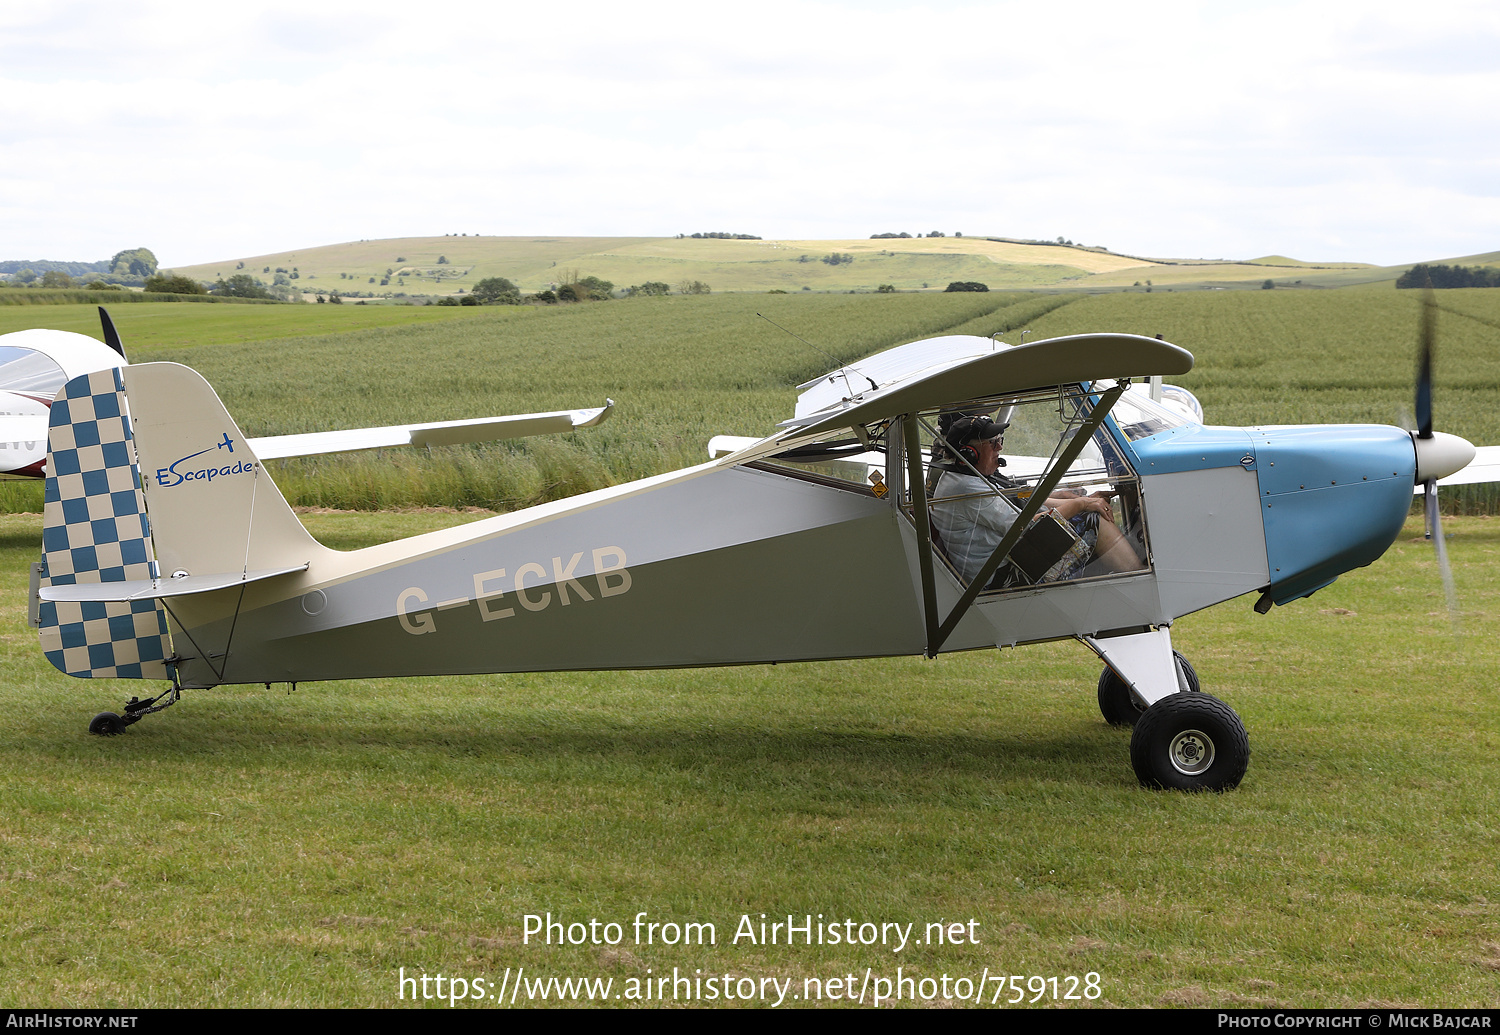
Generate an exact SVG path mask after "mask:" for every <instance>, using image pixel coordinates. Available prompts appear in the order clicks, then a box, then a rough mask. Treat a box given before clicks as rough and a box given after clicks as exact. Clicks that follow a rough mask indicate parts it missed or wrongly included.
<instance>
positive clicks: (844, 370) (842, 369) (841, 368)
mask: <svg viewBox="0 0 1500 1035" xmlns="http://www.w3.org/2000/svg"><path fill="white" fill-rule="evenodd" d="M755 315H756V316H758V317H760V318H761V319H762V320H764V321H766V323H768V324H770V325H771V326H772V327H775V328H776V329H777V330H778V331H781V332H782V333H784V334H791V335H792V337H793V338H796V339H797V340H798V341H800V342H801V343H802V344H804V345H806V346H807V347H808V348H810V349H812V350H813V351H814V352H816V353H818V355H820V356H822V357H824V358H825V359H827V360H828V362H830V363H832V364H833V366H834V369H835V370H837V371H838V372H839V373H840V374H842V375H843V377H844V387H845V388H848V389H849V394H850V395H851V396H852V395H853V394H854V388H853V386H851V385H850V384H849V371H851V370H853V371H854V372H855V373H856V374H859V376H860V377H862V378H864V379H865V380H866V381H868V382H870V388H871V389H872V390H875V391H879V390H880V386H879V385H878V384H876V383H875V379H874V378H873V377H870V376H869V375H868V374H864V373H860V370H859V368H858V367H854V366H850V365H847V364H844V363H840V362H839V361H838V357H836V356H831V355H829V354H828V353H827V352H825V351H824V350H823V349H820V348H818V347H817V346H816V345H814V344H813V343H812V342H810V341H808V340H807V339H806V338H804V337H802V335H800V334H792V332H791V331H789V330H787V329H786V328H785V327H783V326H781V324H779V323H777V322H776V321H775V320H773V319H771V318H770V317H769V316H767V315H765V314H764V313H756V314H755Z"/></svg>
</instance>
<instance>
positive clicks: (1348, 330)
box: [0, 286, 1500, 510]
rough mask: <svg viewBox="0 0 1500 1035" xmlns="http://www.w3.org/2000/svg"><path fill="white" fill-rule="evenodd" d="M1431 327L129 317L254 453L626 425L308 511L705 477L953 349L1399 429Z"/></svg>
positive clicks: (373, 479)
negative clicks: (1076, 366) (1030, 346)
mask: <svg viewBox="0 0 1500 1035" xmlns="http://www.w3.org/2000/svg"><path fill="white" fill-rule="evenodd" d="M1439 303H1440V304H1441V305H1442V306H1443V307H1444V309H1445V310H1446V311H1444V312H1442V313H1440V317H1439V336H1440V342H1439V344H1440V350H1441V351H1440V353H1439V359H1438V367H1437V377H1438V394H1437V401H1436V406H1437V410H1438V424H1439V427H1440V428H1441V429H1442V430H1447V431H1451V432H1453V433H1455V434H1461V435H1464V436H1466V437H1468V438H1470V439H1471V440H1473V441H1474V442H1476V443H1480V444H1487V443H1488V444H1494V443H1500V413H1497V407H1496V405H1495V400H1496V398H1497V392H1500V347H1497V340H1500V292H1496V291H1490V290H1487V289H1466V290H1460V291H1445V292H1441V293H1440V295H1439ZM1419 306H1420V297H1419V295H1418V294H1417V293H1415V292H1407V291H1396V290H1394V289H1392V288H1390V287H1389V286H1367V287H1362V288H1354V289H1344V290H1339V291H1321V292H1277V291H1253V292H1174V293H1166V292H1155V293H1152V294H1149V295H1148V294H1136V293H1130V294H1107V295H1075V294H1031V293H1022V292H991V293H988V294H962V293H959V294H941V293H939V294H923V293H914V294H894V295H762V296H743V295H740V296H707V297H701V296H700V297H679V296H672V297H667V298H634V299H624V300H619V301H614V302H604V303H593V304H586V305H576V306H557V307H530V306H523V307H515V308H511V307H494V308H491V307H478V308H466V307H439V306H428V307H393V308H386V307H371V306H353V307H351V306H335V307H329V306H320V307H314V308H311V309H309V308H308V307H305V306H298V307H293V306H234V307H230V306H174V305H170V304H161V305H152V304H143V305H139V306H132V307H128V311H127V308H126V307H122V308H121V310H120V311H119V312H117V313H116V314H115V316H116V321H117V323H118V325H119V327H120V330H121V334H122V336H123V337H124V338H125V341H126V344H127V348H128V349H129V351H130V354H131V356H132V358H133V359H135V360H137V361H143V360H153V359H169V360H174V361H178V362H183V363H187V364H188V365H190V366H193V367H194V368H195V369H198V370H199V371H201V372H202V373H203V374H204V376H206V377H207V378H208V379H209V381H210V383H212V384H213V385H214V387H215V389H216V390H217V391H218V392H219V394H220V395H221V397H222V398H223V399H224V400H225V402H226V404H227V405H228V406H229V409H230V412H231V413H232V414H234V416H235V417H236V419H237V420H238V421H239V422H240V423H241V425H242V426H243V427H244V428H245V430H246V432H247V433H249V434H251V435H274V434H291V433H296V432H305V431H323V430H329V429H332V428H341V427H364V426H370V425H380V424H395V423H404V422H410V421H428V420H448V419H460V418H465V417H481V416H489V415H492V414H497V413H527V412H535V411H538V410H548V409H558V408H574V407H582V406H597V405H601V404H602V403H603V401H604V399H605V397H611V398H613V399H614V400H615V401H616V403H617V406H616V412H615V415H614V417H613V418H612V419H611V420H610V421H609V422H608V423H606V424H605V425H603V426H602V427H599V428H595V429H590V430H588V431H586V432H581V433H577V434H574V435H569V436H564V437H555V438H541V439H533V440H528V441H523V442H519V443H510V444H498V445H493V446H488V447H476V448H466V449H465V448H453V449H446V450H436V451H434V453H433V454H432V455H431V456H428V455H425V454H418V453H415V452H401V451H391V452H387V453H385V454H383V455H380V456H373V455H371V456H343V457H328V458H321V459H318V460H307V461H292V462H286V463H282V464H279V465H276V471H277V478H278V483H279V484H281V485H282V487H283V489H284V491H285V492H286V493H287V495H288V498H290V499H292V500H293V502H295V503H299V504H303V505H307V506H323V507H339V508H345V509H352V508H358V509H371V508H379V507H383V506H478V507H486V508H491V509H510V508H513V507H517V506H523V505H528V504H530V503H535V502H540V501H543V500H546V499H554V498H558V497H560V496H566V495H571V494H573V493H575V492H578V491H582V490H584V489H589V488H598V487H601V486H603V485H608V484H613V483H616V482H620V481H626V480H629V479H632V478H639V477H644V476H648V475H651V474H658V473H661V472H662V471H667V470H672V469H674V468H677V467H682V466H685V465H688V464H692V463H697V462H700V461H701V460H703V459H705V458H706V455H707V454H706V452H705V447H706V445H707V442H708V440H709V438H711V437H712V436H714V435H718V434H735V435H764V434H769V433H770V432H771V430H772V429H773V428H774V426H775V423H776V421H778V420H782V419H784V418H785V417H787V416H789V415H790V414H791V411H792V406H793V403H794V401H795V397H796V392H795V389H794V386H795V385H797V384H799V383H801V382H802V381H805V380H807V379H808V378H811V377H815V376H816V375H817V374H819V373H820V372H822V371H824V370H827V369H829V368H831V367H832V366H834V365H835V364H834V361H835V359H836V360H838V361H840V362H842V361H847V360H853V359H856V358H858V357H859V356H862V355H866V354H868V353H871V352H874V351H878V350H879V349H882V348H885V347H888V346H890V345H895V344H899V343H900V342H903V341H910V340H913V339H915V338H920V337H925V336H930V335H936V334H979V335H989V334H995V333H998V334H1001V335H1002V336H1003V337H1004V339H1005V340H1008V341H1011V342H1016V341H1020V340H1022V338H1023V335H1024V336H1025V340H1028V341H1035V340H1037V339H1038V338H1039V337H1048V336H1055V335H1062V334H1072V333H1079V332H1082V331H1128V332H1132V333H1140V334H1148V335H1155V334H1162V335H1163V336H1164V337H1165V338H1167V339H1168V340H1169V341H1173V342H1176V343H1178V344H1180V345H1183V346H1184V347H1186V348H1188V349H1189V350H1190V351H1192V352H1193V353H1194V355H1195V357H1196V361H1197V365H1196V367H1195V369H1194V370H1193V371H1192V372H1191V373H1189V374H1186V375H1183V376H1182V377H1180V378H1178V379H1177V380H1178V381H1179V382H1180V383H1181V384H1183V385H1184V386H1186V387H1188V388H1190V389H1191V390H1193V391H1194V392H1195V393H1196V394H1197V395H1198V396H1199V398H1200V399H1201V400H1202V402H1203V404H1204V406H1205V408H1206V411H1207V415H1208V420H1209V421H1210V422H1211V423H1223V424H1257V423H1266V424H1269V423H1339V422H1374V423H1398V422H1400V421H1401V420H1402V416H1403V413H1405V412H1409V411H1410V410H1411V408H1412V405H1413V403H1412V383H1413V379H1414V377H1415V367H1414V362H1415V360H1414V355H1415V340H1416V325H1417V319H1418V311H1419ZM758 313H759V314H763V315H764V316H766V317H769V319H771V320H774V321H776V323H778V324H781V325H782V326H783V327H785V328H787V329H788V330H790V331H792V332H794V333H795V334H796V335H799V336H800V337H802V338H805V339H807V342H808V343H810V344H808V343H804V342H802V341H799V340H797V338H795V337H793V336H792V335H791V334H787V333H785V332H783V331H782V330H778V329H777V328H776V327H774V326H772V324H771V323H769V322H767V320H765V319H761V318H760V317H759V316H757V314H758ZM17 314H20V315H19V316H17ZM26 317H30V318H31V319H30V320H27V319H26ZM299 317H301V319H300V320H299V319H298V318H299ZM43 322H45V323H46V324H47V325H48V326H54V327H57V328H59V329H65V330H79V331H83V332H85V333H92V334H95V335H96V336H97V334H98V331H97V315H96V313H95V311H94V309H93V308H92V307H88V306H49V307H43V308H30V307H28V308H25V309H16V310H5V309H0V330H4V331H9V330H16V329H19V328H21V327H23V326H26V325H28V324H30V325H35V324H37V323H43ZM39 501H40V488H39V487H38V486H36V485H29V484H16V483H9V484H6V485H5V486H3V489H0V508H7V509H10V510H36V509H39V506H40V502H39Z"/></svg>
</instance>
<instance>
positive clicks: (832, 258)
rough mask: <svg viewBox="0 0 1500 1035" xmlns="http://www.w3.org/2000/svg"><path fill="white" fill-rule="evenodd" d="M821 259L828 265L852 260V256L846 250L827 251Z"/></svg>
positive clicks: (836, 264)
mask: <svg viewBox="0 0 1500 1035" xmlns="http://www.w3.org/2000/svg"><path fill="white" fill-rule="evenodd" d="M823 261H824V262H826V263H828V265H830V266H838V265H841V264H843V263H848V262H853V261H854V256H853V255H850V254H849V253H848V252H829V253H828V254H827V255H825V256H823Z"/></svg>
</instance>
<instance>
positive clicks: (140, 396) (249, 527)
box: [122, 363, 324, 577]
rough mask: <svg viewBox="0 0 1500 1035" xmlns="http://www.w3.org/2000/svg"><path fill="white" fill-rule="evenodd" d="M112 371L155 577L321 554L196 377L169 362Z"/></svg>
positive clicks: (271, 564) (271, 565)
mask: <svg viewBox="0 0 1500 1035" xmlns="http://www.w3.org/2000/svg"><path fill="white" fill-rule="evenodd" d="M122 373H123V374H124V383H125V391H126V395H127V396H128V397H129V400H130V418H131V423H132V425H133V428H134V432H135V447H136V451H137V453H138V454H139V457H140V467H141V471H142V473H143V475H144V479H143V481H144V487H145V491H146V507H147V512H148V513H149V515H150V519H151V538H152V542H153V544H154V547H155V550H156V558H157V560H158V561H159V562H160V564H161V571H162V574H163V576H166V577H171V576H174V575H176V574H177V573H178V572H186V573H187V574H189V575H214V574H221V573H228V572H245V571H254V570H256V569H275V568H285V567H291V566H296V565H301V564H306V563H307V561H308V560H309V558H310V557H311V556H312V555H313V554H316V553H320V552H322V551H323V550H324V547H322V546H320V545H319V544H318V543H317V541H316V540H314V539H313V538H312V536H311V535H309V534H308V532H307V530H306V529H305V528H303V527H302V522H300V521H298V520H297V515H296V514H294V513H292V508H291V507H289V506H288V505H287V502H286V499H285V498H284V497H283V496H282V495H281V491H280V490H279V489H277V488H276V486H275V485H274V484H273V483H272V481H271V479H270V478H269V477H268V476H267V474H266V472H265V468H264V467H263V466H262V465H261V463H260V461H259V460H258V459H257V458H256V456H255V454H254V453H253V452H251V450H250V446H249V444H248V443H247V442H246V441H245V435H244V433H243V432H242V431H240V429H239V427H238V425H236V424H235V422H234V420H233V419H232V418H231V417H230V416H229V413H228V411H227V410H225V409H224V404H223V403H222V402H220V401H219V397H218V395H216V394H215V393H214V390H213V388H212V387H210V386H209V383H208V382H207V381H205V380H204V379H203V377H202V375H200V374H199V373H198V372H197V371H195V370H192V369H190V368H188V367H185V366H181V365H179V364H177V363H142V364H139V365H136V366H131V367H127V368H125V370H124V371H122Z"/></svg>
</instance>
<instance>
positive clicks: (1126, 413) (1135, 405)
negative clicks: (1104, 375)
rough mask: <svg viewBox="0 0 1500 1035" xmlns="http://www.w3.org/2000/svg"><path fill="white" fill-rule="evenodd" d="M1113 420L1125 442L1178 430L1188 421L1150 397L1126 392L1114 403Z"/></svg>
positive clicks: (1105, 383) (1111, 412) (1104, 385)
mask: <svg viewBox="0 0 1500 1035" xmlns="http://www.w3.org/2000/svg"><path fill="white" fill-rule="evenodd" d="M1107 386H1108V383H1107V382H1103V383H1101V385H1100V387H1107ZM1110 414H1111V416H1113V417H1114V419H1115V424H1116V425H1117V426H1118V427H1119V429H1120V434H1122V435H1124V436H1125V440H1126V441H1127V442H1134V441H1136V440H1137V439H1142V438H1146V437H1148V436H1150V435H1156V434H1159V433H1160V432H1163V431H1168V430H1170V429H1172V428H1180V427H1184V426H1186V425H1187V423H1188V420H1187V418H1186V417H1184V416H1183V415H1182V414H1180V413H1174V412H1173V411H1171V410H1169V409H1167V407H1165V406H1163V405H1161V403H1158V402H1154V401H1153V400H1152V399H1151V397H1150V396H1146V395H1142V394H1141V393H1140V392H1126V393H1125V394H1124V395H1122V396H1121V397H1120V401H1119V402H1117V403H1115V406H1114V409H1113V410H1112V411H1110Z"/></svg>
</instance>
